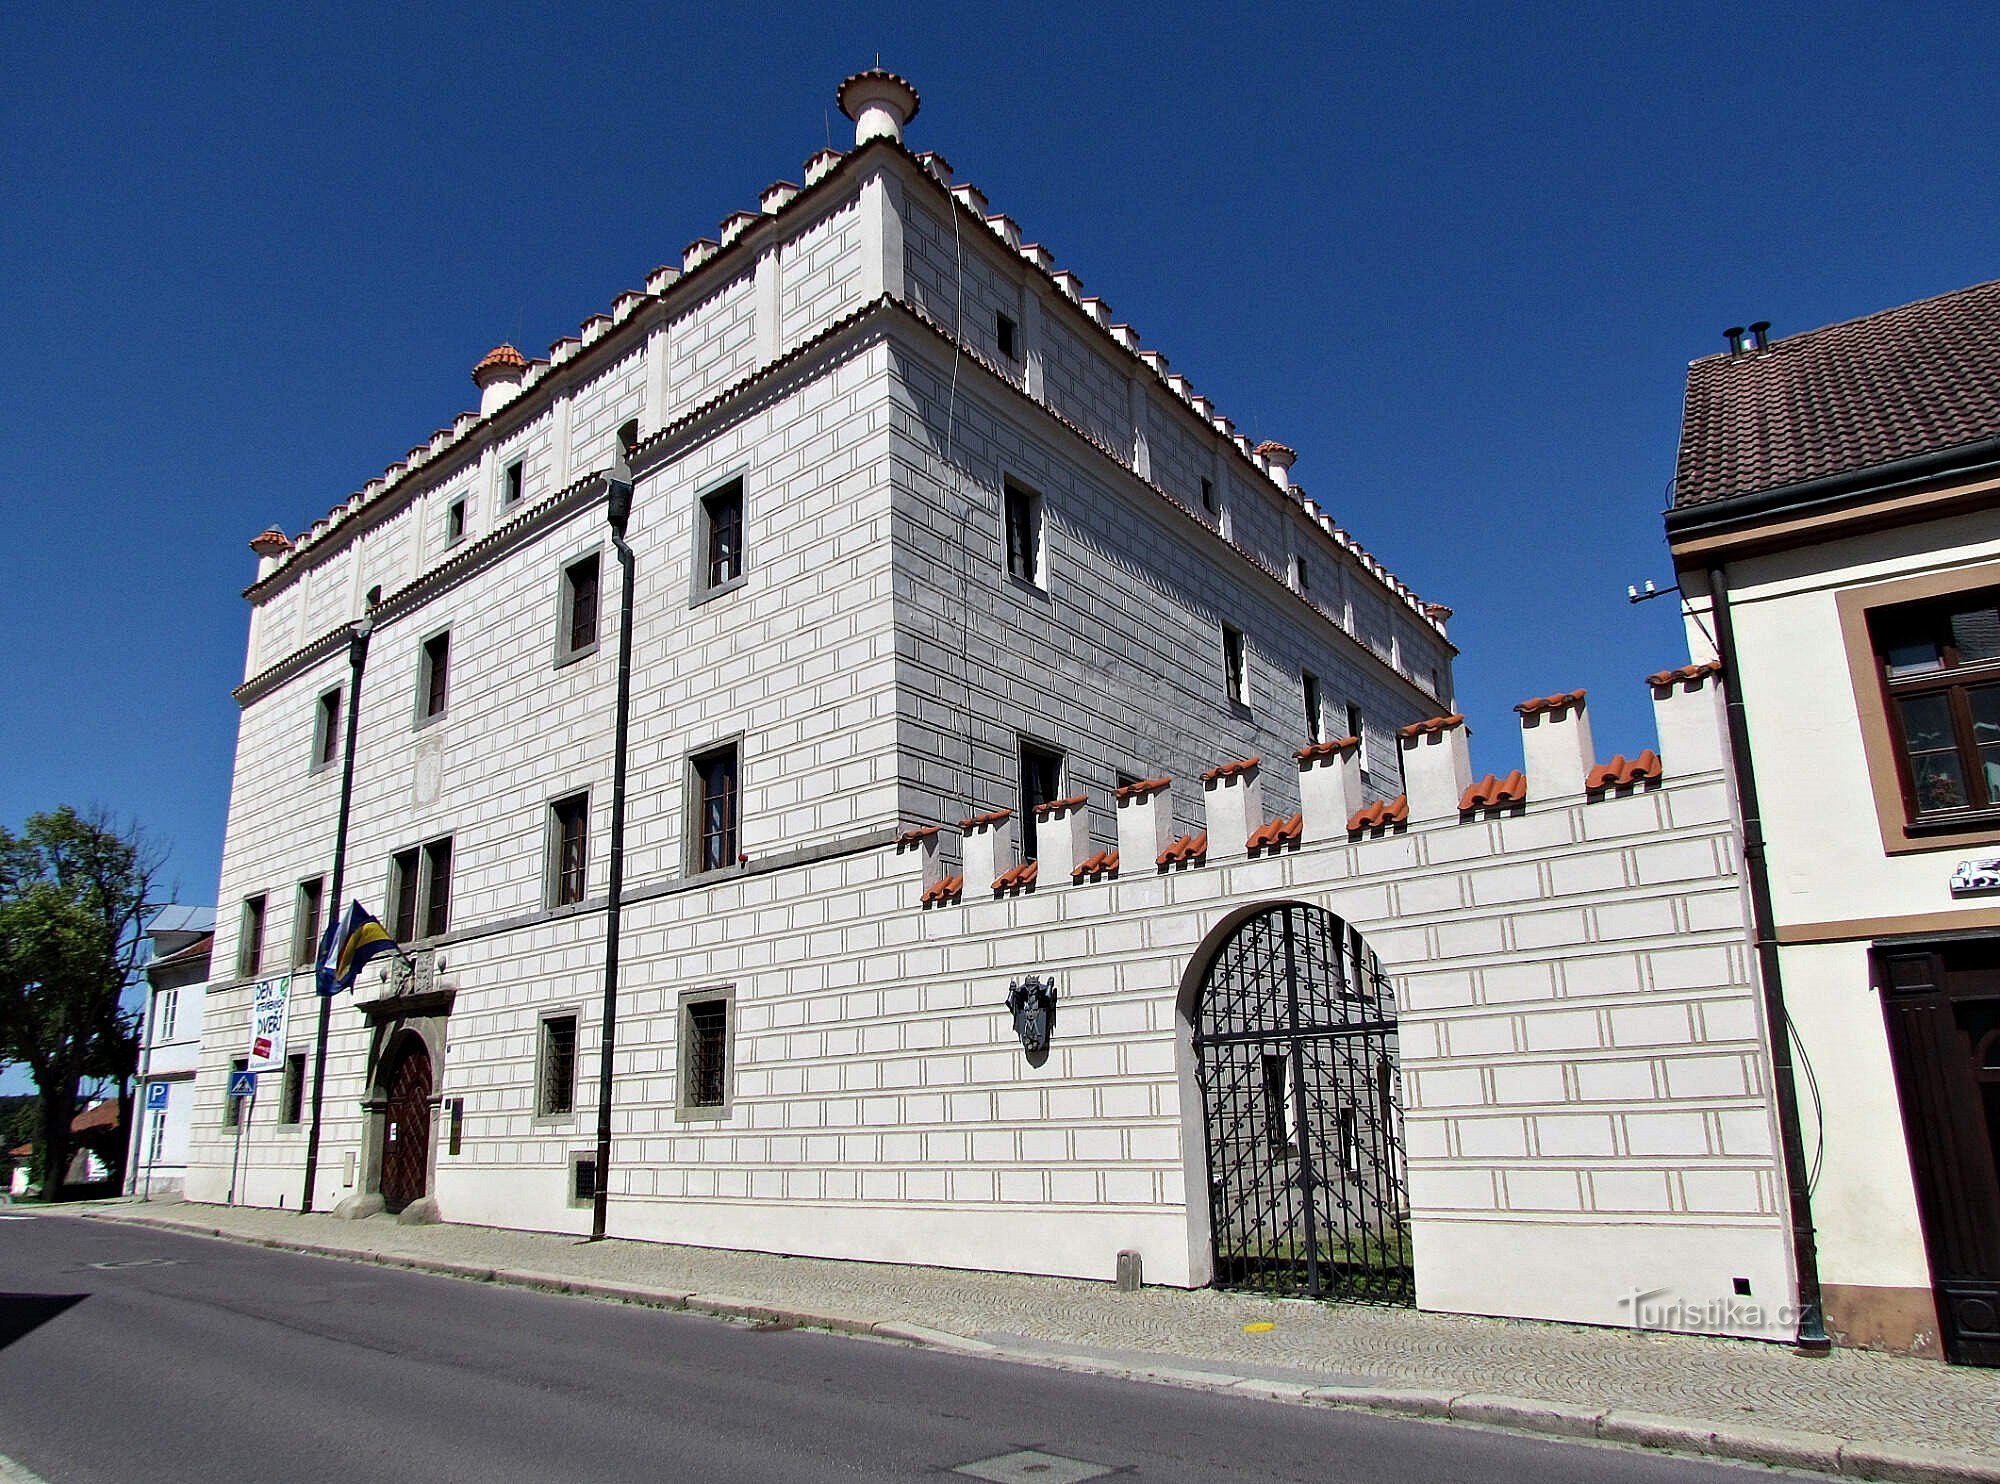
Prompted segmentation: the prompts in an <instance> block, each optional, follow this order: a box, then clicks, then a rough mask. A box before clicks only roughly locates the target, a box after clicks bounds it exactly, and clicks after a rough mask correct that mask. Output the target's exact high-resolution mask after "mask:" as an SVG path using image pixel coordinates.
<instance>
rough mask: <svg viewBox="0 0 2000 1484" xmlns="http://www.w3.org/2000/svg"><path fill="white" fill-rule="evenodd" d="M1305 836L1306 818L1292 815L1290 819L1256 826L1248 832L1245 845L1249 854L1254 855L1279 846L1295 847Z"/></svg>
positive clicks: (1281, 819) (1275, 820)
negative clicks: (1248, 849)
mask: <svg viewBox="0 0 2000 1484" xmlns="http://www.w3.org/2000/svg"><path fill="white" fill-rule="evenodd" d="M1305 834H1306V817H1305V816H1304V815H1303V814H1294V815H1293V816H1292V817H1291V818H1290V819H1283V818H1279V819H1273V820H1268V821H1266V822H1265V823H1263V824H1260V825H1258V826H1257V828H1256V829H1254V830H1252V831H1251V832H1250V838H1249V840H1248V841H1247V842H1246V843H1247V844H1248V846H1249V848H1250V853H1251V854H1252V855H1255V854H1256V853H1257V852H1258V851H1260V850H1276V849H1278V848H1279V847H1280V846H1284V845H1296V844H1298V843H1299V841H1301V840H1303V839H1304V838H1305Z"/></svg>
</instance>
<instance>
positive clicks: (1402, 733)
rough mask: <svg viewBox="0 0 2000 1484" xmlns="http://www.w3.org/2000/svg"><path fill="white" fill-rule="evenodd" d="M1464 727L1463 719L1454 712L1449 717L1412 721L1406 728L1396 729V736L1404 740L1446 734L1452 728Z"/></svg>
mask: <svg viewBox="0 0 2000 1484" xmlns="http://www.w3.org/2000/svg"><path fill="white" fill-rule="evenodd" d="M1464 725H1465V718H1464V717H1463V716H1460V715H1459V714H1458V713H1457V712H1456V711H1454V712H1452V714H1451V715H1449V716H1433V717H1432V718H1431V719H1430V720H1429V721H1413V722H1411V723H1410V724H1409V725H1408V726H1406V727H1398V728H1396V735H1397V736H1398V737H1402V738H1404V739H1408V738H1411V737H1425V736H1428V735H1430V734H1431V733H1432V732H1448V731H1450V730H1451V729H1452V728H1453V727H1462V726H1464Z"/></svg>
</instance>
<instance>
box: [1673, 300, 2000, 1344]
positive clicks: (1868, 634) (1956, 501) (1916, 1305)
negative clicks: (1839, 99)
mask: <svg viewBox="0 0 2000 1484" xmlns="http://www.w3.org/2000/svg"><path fill="white" fill-rule="evenodd" d="M1766 328H1767V327H1766V326H1762V325H1759V326H1755V327H1753V328H1752V330H1751V331H1750V332H1748V333H1747V334H1746V333H1745V332H1742V331H1734V330H1733V331H1731V332H1730V341H1731V348H1730V351H1729V353H1727V354H1722V355H1717V356H1712V357H1709V358H1707V359H1704V360H1700V361H1696V362H1695V363H1694V364H1693V366H1692V367H1691V368H1690V370H1689V373H1688V385H1687V406H1686V421H1685V424H1684V427H1683V431H1682V438H1681V448H1680V457H1679V466H1678V470H1677V473H1676V478H1675V484H1674V499H1673V505H1672V508H1671V509H1670V510H1669V511H1668V513H1667V518H1666V521H1667V532H1668V536H1669V538H1670V541H1671V544H1672V548H1673V555H1674V562H1675V566H1676V569H1677V571H1678V573H1679V577H1680V582H1681V586H1682V589H1683V591H1684V592H1685V593H1686V594H1687V597H1688V604H1689V634H1690V639H1691V641H1692V642H1693V643H1694V644H1695V645H1696V646H1698V647H1699V648H1701V649H1702V650H1703V651H1704V652H1706V653H1709V654H1713V653H1715V652H1716V649H1717V648H1718V647H1719V648H1720V649H1721V650H1722V651H1723V653H1722V658H1723V661H1724V664H1725V666H1726V669H1727V672H1728V676H1729V680H1730V682H1731V684H1732V686H1733V689H1734V694H1735V697H1736V699H1737V700H1738V701H1740V702H1741V705H1742V713H1741V717H1740V720H1739V726H1738V728H1737V731H1738V745H1739V746H1740V747H1741V748H1742V749H1743V753H1742V754H1741V755H1742V756H1747V758H1748V761H1749V763H1750V767H1749V769H1748V771H1747V773H1746V774H1745V776H1744V777H1743V778H1742V779H1741V783H1742V785H1743V789H1742V792H1743V798H1744V804H1745V809H1746V813H1748V814H1749V815H1750V816H1751V818H1750V821H1749V822H1750V829H1751V835H1752V839H1753V841H1754V839H1755V836H1756V834H1757V833H1758V832H1759V831H1761V834H1762V837H1763V840H1764V841H1765V851H1764V855H1763V861H1762V866H1761V869H1760V870H1753V872H1752V878H1753V887H1754V888H1759V889H1761V894H1762V895H1763V896H1764V898H1765V899H1766V900H1767V901H1768V933H1767V935H1766V936H1767V939H1768V944H1769V946H1768V948H1767V949H1766V952H1767V955H1768V958H1769V959H1770V960H1771V961H1772V963H1773V966H1774V967H1775V968H1776V969H1777V970H1778V973H1779V978H1780V982H1781V984H1782V987H1783V994H1784V1000H1785V1003H1786V1004H1787V1005H1788V1006H1789V1011H1790V1017H1791V1021H1792V1028H1793V1038H1794V1047H1795V1051H1796V1056H1797V1060H1798V1062H1799V1066H1800V1076H1799V1085H1800V1098H1799V1101H1800V1116H1801V1121H1802V1124H1803V1144H1804V1146H1805V1157H1806V1161H1807V1163H1808V1165H1809V1167H1810V1169H1811V1171H1812V1173H1813V1175H1814V1178H1815V1183H1814V1187H1813V1194H1812V1215H1813V1219H1814V1221H1815V1223H1816V1225H1817V1247H1818V1264H1819V1270H1820V1274H1821V1277H1822V1279H1823V1281H1824V1285H1825V1300H1826V1318H1827V1324H1828V1326H1829V1328H1830V1329H1831V1330H1832V1331H1833V1332H1834V1334H1835V1336H1836V1338H1838V1339H1840V1340H1842V1341H1845V1342H1847V1343H1855V1344H1875V1345H1885V1346H1888V1347H1891V1348H1896V1349H1908V1350H1915V1351H1919V1352H1922V1353H1927V1354H1937V1353H1939V1351H1940V1350H1942V1352H1943V1353H1944V1354H1946V1355H1948V1356H1950V1357H1951V1358H1953V1359H1956V1360H1960V1361H1967V1362H1974V1363H1981V1364H1989V1365H1991V1364H2000V1173H1996V1171H2000V513H1996V508H1997V507H2000V283H1986V284H1981V285H1978V286H1976V287H1973V288H1968V289H1963V290H1961V291H1959V292H1956V293H1950V294H1944V295H1940V296H1939V297H1937V298H1934V299H1926V300H1923V301H1922V302H1920V303H1916V304H1909V305H1905V306H1903V307H1902V308H1900V309H1891V310H1887V311H1885V312H1883V313H1880V314H1873V315H1869V316H1867V317H1866V318H1864V319H1858V320H1854V321H1850V322H1848V323H1845V324H1837V325H1831V326H1828V327H1827V328H1825V329H1820V330H1814V331H1811V332H1809V333H1806V334H1801V335H1794V336H1790V337H1788V338H1786V339H1783V340H1776V341H1770V342H1768V343H1766V340H1765V333H1764V332H1765V330H1766Z"/></svg>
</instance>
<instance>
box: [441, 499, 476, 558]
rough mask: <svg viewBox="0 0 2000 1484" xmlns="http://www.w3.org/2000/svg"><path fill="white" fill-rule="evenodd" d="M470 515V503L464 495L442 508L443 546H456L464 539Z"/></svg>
mask: <svg viewBox="0 0 2000 1484" xmlns="http://www.w3.org/2000/svg"><path fill="white" fill-rule="evenodd" d="M471 514H472V506H471V503H470V502H469V501H468V500H467V499H466V497H465V496H464V495H460V496H458V497H457V498H456V499H454V500H450V501H448V502H447V503H446V504H445V507H444V544H445V545H446V546H447V547H450V546H456V545H458V543H459V542H461V541H463V540H464V539H465V533H466V531H467V529H468V528H469V524H470V517H471Z"/></svg>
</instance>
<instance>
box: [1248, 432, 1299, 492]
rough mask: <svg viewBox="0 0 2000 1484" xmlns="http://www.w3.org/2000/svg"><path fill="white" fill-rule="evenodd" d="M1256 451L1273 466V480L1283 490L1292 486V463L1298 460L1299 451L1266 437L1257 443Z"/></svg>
mask: <svg viewBox="0 0 2000 1484" xmlns="http://www.w3.org/2000/svg"><path fill="white" fill-rule="evenodd" d="M1256 452H1257V453H1259V454H1261V455H1263V459H1264V462H1265V463H1266V464H1268V465H1270V466H1271V482H1272V483H1273V484H1275V485H1277V487H1278V488H1279V489H1281V490H1288V489H1290V488H1291V487H1292V465H1293V464H1295V463H1297V462H1298V458H1299V451H1298V450H1297V449H1296V448H1288V447H1286V446H1285V445H1284V444H1282V443H1279V442H1278V441H1277V440H1276V439H1273V438H1266V439H1265V440H1264V441H1263V442H1262V443H1260V444H1258V445H1257V448H1256Z"/></svg>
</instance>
